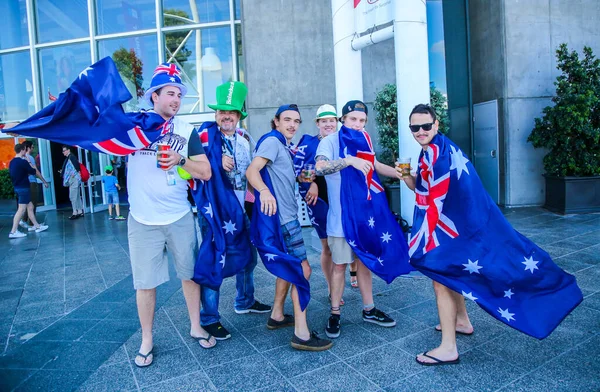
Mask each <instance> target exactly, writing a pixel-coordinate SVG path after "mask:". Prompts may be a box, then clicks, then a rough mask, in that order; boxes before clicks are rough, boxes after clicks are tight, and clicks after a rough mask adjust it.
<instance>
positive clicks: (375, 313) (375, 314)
mask: <svg viewBox="0 0 600 392" xmlns="http://www.w3.org/2000/svg"><path fill="white" fill-rule="evenodd" d="M363 321H366V322H368V323H373V324H377V325H380V326H382V327H394V326H395V325H396V321H394V319H393V318H391V317H390V316H388V315H387V314H385V313H384V312H382V311H381V310H379V309H377V308H373V309H371V310H368V311H367V310H363Z"/></svg>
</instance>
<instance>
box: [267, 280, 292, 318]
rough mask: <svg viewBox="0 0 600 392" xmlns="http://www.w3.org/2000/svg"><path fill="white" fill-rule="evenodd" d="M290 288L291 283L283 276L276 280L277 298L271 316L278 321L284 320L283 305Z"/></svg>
mask: <svg viewBox="0 0 600 392" xmlns="http://www.w3.org/2000/svg"><path fill="white" fill-rule="evenodd" d="M289 289H290V283H289V282H286V281H285V280H283V279H281V278H277V280H276V281H275V299H274V300H273V310H272V311H271V318H272V319H273V320H276V321H283V305H284V303H285V298H286V297H287V294H288V291H289Z"/></svg>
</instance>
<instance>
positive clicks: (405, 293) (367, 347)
mask: <svg viewBox="0 0 600 392" xmlns="http://www.w3.org/2000/svg"><path fill="white" fill-rule="evenodd" d="M505 214H506V216H507V218H508V219H509V220H510V221H511V223H512V224H513V225H514V226H515V228H517V229H518V230H519V231H521V232H522V233H523V234H524V235H526V236H528V237H529V238H531V239H533V240H534V241H536V242H537V243H538V244H539V245H541V246H542V247H544V248H545V249H546V250H547V251H548V252H549V253H550V254H551V255H552V256H553V257H555V261H556V262H557V263H558V264H559V265H560V266H561V267H562V268H564V269H565V270H567V271H569V272H570V273H573V274H575V276H576V277H577V280H578V282H579V285H580V287H581V288H582V290H583V292H584V295H585V300H584V302H583V303H582V304H581V305H580V306H579V307H578V308H577V309H576V310H575V311H574V312H573V313H572V314H571V315H570V316H568V317H567V318H566V319H565V321H564V322H563V323H562V324H561V325H560V326H559V328H557V330H556V331H555V332H554V333H553V334H552V335H551V336H550V337H548V338H547V339H545V340H543V341H538V340H536V339H533V338H530V337H527V336H525V335H523V334H521V333H518V332H516V331H514V330H512V329H510V328H508V327H506V326H504V325H503V324H501V323H499V322H497V321H496V320H495V319H493V318H492V317H490V316H488V315H487V314H486V313H485V312H483V311H481V310H480V309H479V308H477V307H476V306H473V304H472V303H469V311H470V315H471V317H472V319H473V324H474V326H475V329H476V333H475V335H473V336H470V337H466V336H460V337H459V338H458V342H459V350H460V353H461V359H462V360H461V364H460V365H459V366H453V367H437V368H425V367H421V366H419V365H418V364H416V363H415V362H414V356H415V354H417V353H418V352H422V351H423V350H425V349H429V348H433V347H435V346H436V345H437V344H438V342H439V339H440V335H439V333H436V332H434V330H433V326H434V325H435V324H436V323H437V315H436V307H435V302H434V295H433V290H432V288H431V282H430V281H429V280H428V279H427V278H425V277H423V276H419V275H415V276H411V277H408V278H399V279H396V281H395V282H394V283H392V284H391V285H386V284H384V283H383V282H381V281H378V280H376V281H375V285H374V286H375V291H376V303H377V304H378V306H379V307H380V308H382V309H383V310H385V311H387V312H389V313H390V314H391V315H392V316H393V317H394V318H395V319H396V320H397V321H398V326H397V327H395V328H392V329H383V328H379V327H376V326H373V325H371V324H364V323H363V322H362V320H361V317H360V309H361V302H360V295H359V293H358V290H354V289H350V288H348V289H347V291H346V292H345V294H344V298H345V300H346V305H345V306H344V307H343V316H342V335H341V337H340V338H339V339H336V340H335V344H334V347H333V348H332V349H331V350H330V351H327V352H321V353H305V352H298V351H295V350H293V349H292V348H291V347H290V346H289V340H290V337H291V333H292V332H291V330H290V329H287V330H279V331H268V330H267V329H266V328H265V322H266V320H267V317H268V315H237V314H235V313H234V311H233V299H234V296H235V282H234V281H233V280H232V279H228V280H227V281H225V283H224V284H223V287H222V295H221V311H222V318H223V320H222V322H223V324H224V325H225V326H226V327H227V328H229V329H230V330H231V332H232V336H233V337H232V339H230V340H228V341H224V342H219V343H218V345H217V347H216V348H214V349H211V350H204V349H202V348H201V347H200V346H199V345H198V343H197V342H196V341H194V340H193V339H191V338H190V337H189V335H188V333H189V321H188V320H187V311H186V309H185V303H184V299H183V295H182V293H181V289H180V283H179V281H177V279H173V280H172V281H171V282H169V283H167V284H164V285H162V286H160V288H159V289H158V305H157V312H156V320H155V352H156V357H155V360H154V361H155V363H154V364H153V365H152V366H151V367H149V368H146V369H138V368H137V367H135V365H134V364H133V362H132V361H133V358H134V356H135V354H136V352H137V349H138V348H139V342H140V331H139V323H138V320H137V313H136V307H135V293H134V291H133V287H132V282H131V276H130V266H129V260H128V247H127V230H126V229H127V228H126V223H125V222H115V221H108V220H107V216H106V213H99V214H94V215H89V216H86V217H85V218H84V219H80V220H77V221H74V222H73V221H69V220H67V219H66V218H67V216H68V214H63V213H62V212H55V211H53V212H49V213H41V214H40V215H41V217H42V218H43V219H45V221H46V223H48V224H49V225H50V229H49V230H48V231H47V232H44V233H40V234H29V235H28V237H27V238H25V239H21V240H10V241H9V240H8V239H7V238H6V237H7V234H8V230H9V227H8V226H10V220H11V217H10V216H8V215H7V214H5V215H2V214H0V238H1V240H0V260H1V261H0V354H1V355H0V390H2V391H4V390H6V391H10V390H17V391H34V390H44V391H46V390H48V391H50V390H51V391H68V390H81V391H115V390H132V391H133V390H136V391H139V390H144V391H215V390H218V391H230V390H231V391H234V390H235V391H382V390H385V391H413V390H414V391H419V392H423V391H439V390H449V391H544V392H547V391H574V390H577V391H599V390H600V376H599V375H600V361H598V357H600V215H599V214H596V215H576V216H564V217H563V216H558V215H554V214H551V213H549V212H546V211H544V210H542V209H538V208H525V209H515V210H507V211H505ZM305 235H306V237H307V238H308V236H309V232H308V230H307V231H306V232H305ZM309 259H310V263H311V265H312V267H313V276H312V278H311V286H312V290H313V292H312V295H313V300H312V301H311V303H310V305H309V310H308V318H309V324H310V326H311V328H313V329H315V330H317V331H320V332H322V331H323V329H324V326H325V322H326V318H327V314H328V301H327V288H326V287H327V286H326V284H325V280H324V278H323V274H322V272H321V271H320V267H319V258H318V254H317V253H316V252H314V251H311V252H310V253H309ZM255 280H256V287H257V289H256V297H257V298H258V299H259V300H261V301H264V302H267V303H271V302H272V298H273V293H274V280H275V279H274V277H273V276H272V275H270V274H269V273H268V272H267V271H266V270H265V269H264V268H263V267H262V265H259V266H258V267H257V269H256V272H255ZM287 311H288V312H291V304H290V303H288V304H287Z"/></svg>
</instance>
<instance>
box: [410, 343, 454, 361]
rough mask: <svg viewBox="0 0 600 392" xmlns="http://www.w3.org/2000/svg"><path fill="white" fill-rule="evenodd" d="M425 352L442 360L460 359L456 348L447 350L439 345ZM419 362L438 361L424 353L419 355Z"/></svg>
mask: <svg viewBox="0 0 600 392" xmlns="http://www.w3.org/2000/svg"><path fill="white" fill-rule="evenodd" d="M425 354H427V355H429V356H430V357H435V358H437V359H439V360H440V361H442V362H448V361H455V360H456V359H458V351H457V350H456V348H454V349H453V350H445V349H442V348H441V347H437V348H434V349H433V350H429V351H427V352H425ZM417 362H419V363H436V361H435V360H433V359H431V358H428V357H426V356H425V355H423V354H419V355H417Z"/></svg>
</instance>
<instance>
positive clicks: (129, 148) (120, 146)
mask: <svg viewBox="0 0 600 392" xmlns="http://www.w3.org/2000/svg"><path fill="white" fill-rule="evenodd" d="M130 99H131V94H130V93H129V91H128V90H127V87H126V86H125V84H124V83H123V80H121V77H120V76H119V72H118V71H117V67H116V66H115V63H114V62H113V60H112V59H111V58H110V57H105V58H103V59H102V60H100V61H98V62H97V63H95V64H93V65H91V66H89V67H87V68H86V69H84V70H83V71H82V72H81V73H80V74H79V76H78V77H77V79H75V81H74V82H73V83H72V84H71V86H70V87H69V88H67V90H66V91H65V92H63V93H61V94H60V95H59V97H58V99H57V100H56V101H54V102H53V103H51V104H50V105H48V106H46V107H45V108H43V109H42V110H40V111H39V112H37V113H36V114H34V115H33V116H31V117H29V118H28V119H27V120H25V121H23V122H22V123H20V124H19V125H17V126H16V127H13V128H12V129H8V130H6V129H3V130H2V132H10V133H16V134H19V135H22V136H29V137H37V138H42V139H48V140H52V141H53V142H57V143H62V144H66V145H70V146H78V147H81V148H85V149H86V150H90V151H96V152H102V153H106V154H112V155H128V154H131V153H132V152H135V151H138V150H141V149H143V148H145V147H147V146H149V145H150V144H152V143H153V142H154V141H156V140H158V139H159V138H160V137H161V136H162V135H163V134H165V133H167V132H168V131H169V130H170V128H169V127H170V125H171V122H170V121H169V122H165V120H164V119H163V118H162V117H161V116H159V115H158V114H156V113H154V112H151V111H149V112H146V111H141V112H133V113H125V112H124V111H123V108H122V106H121V104H123V103H125V102H127V101H129V100H130Z"/></svg>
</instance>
